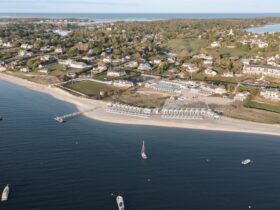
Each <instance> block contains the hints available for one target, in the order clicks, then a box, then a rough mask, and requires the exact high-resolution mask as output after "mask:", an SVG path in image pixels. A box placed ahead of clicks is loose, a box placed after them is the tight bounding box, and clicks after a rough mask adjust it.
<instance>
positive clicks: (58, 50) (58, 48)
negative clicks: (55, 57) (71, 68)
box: [54, 47, 63, 54]
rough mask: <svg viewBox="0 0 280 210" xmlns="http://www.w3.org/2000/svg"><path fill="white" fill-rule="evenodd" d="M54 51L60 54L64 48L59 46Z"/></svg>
mask: <svg viewBox="0 0 280 210" xmlns="http://www.w3.org/2000/svg"><path fill="white" fill-rule="evenodd" d="M54 52H55V53H58V54H60V53H63V49H62V48H61V47H57V48H55V50H54Z"/></svg>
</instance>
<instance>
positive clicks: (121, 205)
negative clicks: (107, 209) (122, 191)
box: [116, 195, 124, 210]
mask: <svg viewBox="0 0 280 210" xmlns="http://www.w3.org/2000/svg"><path fill="white" fill-rule="evenodd" d="M116 201H117V204H118V208H119V210H124V202H123V197H122V196H120V195H119V196H117V198H116Z"/></svg>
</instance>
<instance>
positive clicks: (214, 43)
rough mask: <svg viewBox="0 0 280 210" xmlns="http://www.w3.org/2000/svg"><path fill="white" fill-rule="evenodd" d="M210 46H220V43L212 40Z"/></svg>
mask: <svg viewBox="0 0 280 210" xmlns="http://www.w3.org/2000/svg"><path fill="white" fill-rule="evenodd" d="M210 46H211V48H220V47H221V44H220V42H212V43H211V45H210Z"/></svg>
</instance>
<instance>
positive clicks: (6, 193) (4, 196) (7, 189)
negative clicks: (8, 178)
mask: <svg viewBox="0 0 280 210" xmlns="http://www.w3.org/2000/svg"><path fill="white" fill-rule="evenodd" d="M9 192H10V187H9V185H7V186H6V187H5V188H4V190H3V193H2V198H1V201H2V202H3V201H7V200H8V197H9Z"/></svg>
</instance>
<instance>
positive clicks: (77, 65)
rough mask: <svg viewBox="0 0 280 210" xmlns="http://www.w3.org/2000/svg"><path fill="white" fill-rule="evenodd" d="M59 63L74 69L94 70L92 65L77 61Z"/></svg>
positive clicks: (69, 60)
mask: <svg viewBox="0 0 280 210" xmlns="http://www.w3.org/2000/svg"><path fill="white" fill-rule="evenodd" d="M58 63H59V64H63V65H66V66H69V67H71V68H74V69H82V70H85V69H90V68H92V66H91V65H87V64H85V63H83V62H76V61H73V60H71V59H67V60H58Z"/></svg>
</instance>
